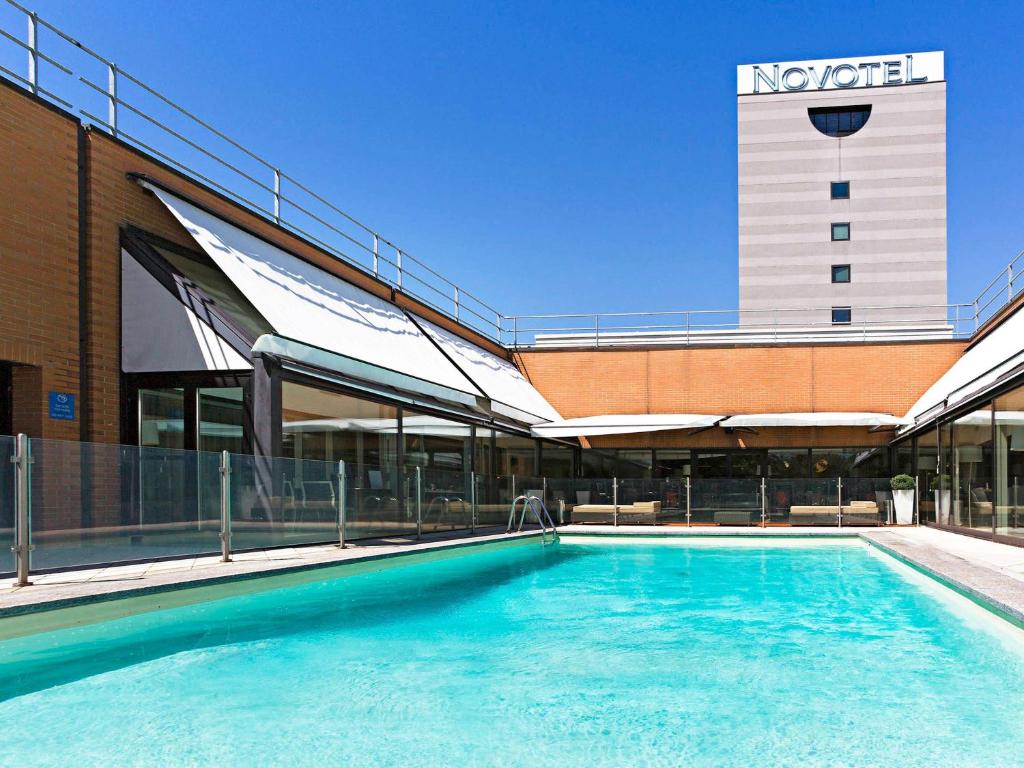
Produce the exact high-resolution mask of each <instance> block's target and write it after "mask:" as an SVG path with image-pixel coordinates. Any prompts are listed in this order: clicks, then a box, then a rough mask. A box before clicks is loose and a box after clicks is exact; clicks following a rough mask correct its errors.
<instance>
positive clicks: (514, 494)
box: [511, 475, 516, 499]
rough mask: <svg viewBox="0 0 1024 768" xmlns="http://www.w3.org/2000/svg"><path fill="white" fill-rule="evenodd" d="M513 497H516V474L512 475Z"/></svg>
mask: <svg viewBox="0 0 1024 768" xmlns="http://www.w3.org/2000/svg"><path fill="white" fill-rule="evenodd" d="M511 477H512V498H513V499H514V498H515V497H516V476H515V475H512V476H511Z"/></svg>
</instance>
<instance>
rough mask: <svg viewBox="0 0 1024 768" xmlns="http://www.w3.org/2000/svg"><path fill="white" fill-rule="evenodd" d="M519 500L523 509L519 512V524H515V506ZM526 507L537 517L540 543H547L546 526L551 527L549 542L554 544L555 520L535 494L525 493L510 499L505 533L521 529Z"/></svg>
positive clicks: (556, 532) (555, 535)
mask: <svg viewBox="0 0 1024 768" xmlns="http://www.w3.org/2000/svg"><path fill="white" fill-rule="evenodd" d="M519 502H522V503H523V509H522V512H521V513H520V514H519V525H518V526H516V508H517V507H518V506H519ZM527 509H529V510H530V511H531V512H533V516H534V517H535V518H536V519H537V524H538V525H539V526H540V541H541V544H547V543H548V540H547V535H548V528H550V529H551V543H552V544H554V543H555V542H556V541H558V530H557V529H556V528H555V521H554V520H553V519H552V518H551V514H550V513H549V512H548V508H547V507H546V506H544V501H543V500H542V499H540V498H539V497H537V496H527V495H526V494H523V495H521V496H516V497H515V499H513V500H512V507H511V508H510V509H509V512H508V527H507V528H506V529H505V533H512V532H514V531H515V532H518V531H521V530H523V524H524V523H525V522H526V510H527Z"/></svg>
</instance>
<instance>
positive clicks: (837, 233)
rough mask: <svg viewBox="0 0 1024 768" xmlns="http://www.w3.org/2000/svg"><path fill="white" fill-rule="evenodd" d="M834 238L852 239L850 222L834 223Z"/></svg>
mask: <svg viewBox="0 0 1024 768" xmlns="http://www.w3.org/2000/svg"><path fill="white" fill-rule="evenodd" d="M832 239H833V240H849V239H850V225H849V224H833V225H832Z"/></svg>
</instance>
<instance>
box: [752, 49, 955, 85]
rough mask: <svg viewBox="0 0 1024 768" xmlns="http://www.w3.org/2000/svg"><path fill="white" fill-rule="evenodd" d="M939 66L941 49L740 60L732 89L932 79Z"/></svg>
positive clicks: (940, 73)
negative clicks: (772, 60) (751, 61)
mask: <svg viewBox="0 0 1024 768" xmlns="http://www.w3.org/2000/svg"><path fill="white" fill-rule="evenodd" d="M943 68H944V61H943V52H942V51H929V52H927V53H898V54H893V55H891V56H864V57H861V58H856V59H820V60H818V61H788V62H780V63H777V64H744V65H743V66H740V67H737V68H736V93H737V94H738V95H740V96H744V95H749V94H755V93H792V92H798V91H829V90H836V89H845V88H871V87H875V86H893V85H916V84H919V83H934V82H936V81H940V80H944V79H945V74H944V72H943Z"/></svg>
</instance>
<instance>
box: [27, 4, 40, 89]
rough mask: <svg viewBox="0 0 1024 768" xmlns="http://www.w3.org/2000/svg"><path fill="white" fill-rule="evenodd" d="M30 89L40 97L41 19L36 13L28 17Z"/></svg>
mask: <svg viewBox="0 0 1024 768" xmlns="http://www.w3.org/2000/svg"><path fill="white" fill-rule="evenodd" d="M27 18H28V87H29V89H30V90H31V91H32V93H34V94H36V95H37V96H38V95H39V17H38V16H37V15H36V14H35V13H29V14H28V16H27Z"/></svg>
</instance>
